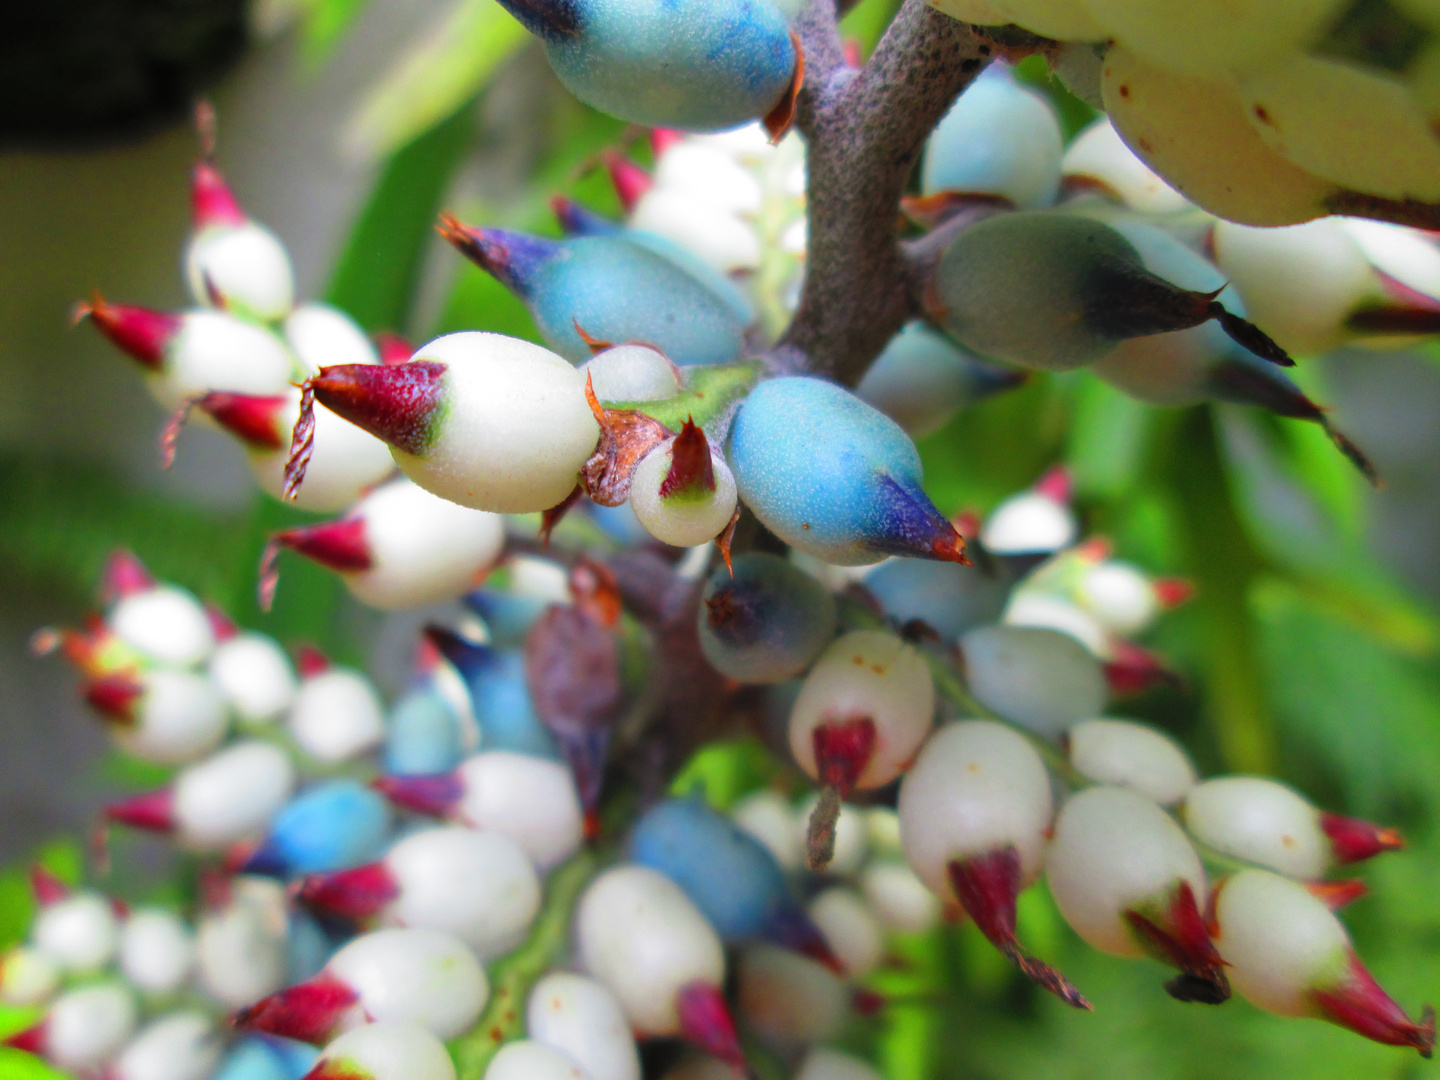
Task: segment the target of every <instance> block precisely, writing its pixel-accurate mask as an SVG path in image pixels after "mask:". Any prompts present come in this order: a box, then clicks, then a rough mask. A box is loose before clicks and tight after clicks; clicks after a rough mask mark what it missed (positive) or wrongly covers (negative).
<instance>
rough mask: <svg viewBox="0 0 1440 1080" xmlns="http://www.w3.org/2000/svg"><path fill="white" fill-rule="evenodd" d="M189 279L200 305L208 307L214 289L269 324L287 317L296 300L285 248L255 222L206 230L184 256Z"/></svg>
mask: <svg viewBox="0 0 1440 1080" xmlns="http://www.w3.org/2000/svg"><path fill="white" fill-rule="evenodd" d="M185 278H186V281H187V282H188V283H189V285H190V295H191V296H193V297H194V298H195V302H196V303H198V304H209V303H210V290H211V288H213V289H214V290H215V291H216V292H217V293H219V294H220V296H221V297H223V298H224V300H225V302H226V303H227V304H234V305H235V306H237V307H239V308H241V309H243V310H244V311H245V312H246V313H247V314H250V315H253V316H254V317H255V318H257V319H265V320H267V321H273V320H275V319H280V318H283V317H284V315H285V313H286V312H287V311H289V310H290V305H291V304H292V303H294V299H295V272H294V271H293V270H292V269H291V268H290V256H289V255H287V254H286V253H285V245H283V244H282V243H280V240H279V239H278V238H277V237H276V236H275V234H274V233H272V232H271V231H270V230H269V229H267V228H265V226H263V225H258V224H256V223H255V222H253V221H246V222H244V223H242V224H239V225H228V224H216V225H211V226H209V227H207V228H204V229H201V230H200V232H198V233H197V234H196V235H195V236H194V237H193V238H192V239H191V240H190V244H189V247H188V248H187V249H186V252H185ZM207 283H208V284H207Z"/></svg>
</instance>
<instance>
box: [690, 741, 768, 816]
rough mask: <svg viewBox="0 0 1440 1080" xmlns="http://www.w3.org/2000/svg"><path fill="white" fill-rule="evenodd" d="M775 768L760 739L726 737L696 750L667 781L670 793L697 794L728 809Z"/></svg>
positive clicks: (719, 807) (708, 801)
mask: <svg viewBox="0 0 1440 1080" xmlns="http://www.w3.org/2000/svg"><path fill="white" fill-rule="evenodd" d="M777 771H778V767H777V765H776V762H775V758H774V755H772V754H771V753H770V752H769V751H768V750H766V749H765V745H764V743H762V742H761V741H760V740H759V739H756V738H754V737H750V736H747V737H746V738H743V739H725V740H721V741H719V742H713V743H708V744H706V745H705V746H704V747H702V748H701V749H700V750H698V751H696V753H695V755H694V756H693V757H692V758H691V759H690V760H689V761H687V762H686V763H685V765H684V767H683V768H681V770H680V772H679V773H678V774H677V775H676V777H675V779H674V780H672V781H671V782H670V794H672V795H692V794H698V795H700V796H702V797H703V798H704V799H705V801H706V802H707V803H709V804H710V805H711V806H713V807H714V808H715V809H716V810H720V811H722V812H728V811H729V810H730V808H731V807H732V806H734V805H735V804H736V803H737V802H739V801H740V800H741V799H743V798H744V797H745V796H746V795H748V794H750V792H752V791H756V790H758V789H759V788H762V787H764V786H765V785H766V784H768V783H769V782H770V780H771V778H772V777H773V776H774V775H775V774H776V772H777Z"/></svg>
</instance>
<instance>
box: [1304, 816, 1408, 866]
mask: <svg viewBox="0 0 1440 1080" xmlns="http://www.w3.org/2000/svg"><path fill="white" fill-rule="evenodd" d="M1320 828H1321V829H1322V830H1324V833H1325V835H1326V836H1327V837H1328V838H1329V840H1330V850H1331V852H1333V853H1334V855H1335V861H1336V862H1339V863H1342V864H1343V863H1353V862H1362V861H1364V860H1365V859H1373V858H1374V857H1375V856H1376V855H1379V854H1380V853H1382V852H1385V851H1398V850H1399V849H1400V848H1403V847H1404V846H1405V840H1404V838H1403V837H1402V836H1401V835H1400V833H1399V831H1398V830H1396V829H1387V828H1383V827H1382V826H1379V825H1376V824H1374V823H1373V822H1369V821H1365V820H1363V819H1361V818H1353V817H1345V816H1344V815H1342V814H1330V813H1325V812H1323V811H1322V812H1321V814H1320Z"/></svg>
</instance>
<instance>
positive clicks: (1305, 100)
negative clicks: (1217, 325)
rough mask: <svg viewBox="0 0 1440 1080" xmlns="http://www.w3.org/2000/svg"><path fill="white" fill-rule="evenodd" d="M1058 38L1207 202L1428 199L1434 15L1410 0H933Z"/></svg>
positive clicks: (1258, 216)
mask: <svg viewBox="0 0 1440 1080" xmlns="http://www.w3.org/2000/svg"><path fill="white" fill-rule="evenodd" d="M934 6H935V7H937V8H939V9H940V10H941V11H944V12H946V13H947V14H949V15H953V16H954V17H955V18H957V19H961V20H963V21H965V22H969V23H979V24H982V25H986V26H992V25H1000V24H1007V23H1016V24H1019V25H1020V26H1022V27H1024V28H1025V29H1027V30H1030V31H1033V32H1034V33H1036V34H1040V35H1043V36H1045V37H1049V38H1055V39H1058V40H1059V41H1061V42H1063V43H1066V44H1065V45H1063V46H1062V48H1061V52H1062V54H1065V55H1064V59H1063V60H1062V62H1061V64H1060V67H1061V70H1062V72H1063V73H1064V74H1065V76H1066V78H1067V80H1068V81H1070V84H1071V86H1072V89H1074V90H1075V91H1076V92H1077V93H1079V94H1080V95H1081V96H1082V97H1086V98H1087V99H1088V100H1090V101H1092V102H1094V104H1095V105H1096V107H1097V108H1100V107H1103V108H1104V109H1105V111H1106V112H1108V113H1109V114H1110V117H1111V119H1112V120H1114V122H1115V126H1116V127H1117V129H1118V130H1119V132H1120V134H1121V136H1122V137H1123V138H1124V139H1125V142H1126V143H1127V144H1128V145H1129V146H1131V147H1132V148H1133V149H1134V150H1135V151H1136V152H1137V153H1138V154H1139V155H1140V156H1141V157H1142V158H1144V159H1145V161H1146V162H1147V163H1148V164H1149V165H1150V166H1151V167H1153V168H1154V169H1155V170H1156V171H1157V172H1158V173H1160V174H1161V175H1162V176H1164V177H1165V178H1166V179H1167V180H1169V181H1170V183H1172V184H1173V185H1174V186H1175V187H1177V188H1179V189H1180V190H1181V191H1183V192H1184V193H1185V194H1186V195H1187V196H1188V197H1189V198H1191V199H1193V200H1194V201H1195V202H1197V203H1199V204H1200V205H1201V206H1203V207H1205V208H1206V209H1207V210H1210V211H1211V212H1213V213H1216V214H1220V215H1221V216H1223V217H1225V218H1227V219H1229V220H1232V221H1238V222H1243V223H1245V224H1248V225H1290V224H1295V223H1297V222H1301V221H1309V220H1310V219H1312V218H1318V217H1322V216H1323V215H1325V214H1331V213H1345V212H1349V211H1354V210H1357V209H1359V208H1362V207H1365V206H1366V205H1367V204H1378V203H1381V202H1384V201H1387V200H1388V201H1391V202H1393V203H1397V204H1403V203H1405V202H1412V203H1417V204H1419V203H1426V204H1434V203H1436V202H1437V201H1440V181H1437V179H1436V176H1437V167H1440V137H1437V135H1436V131H1435V123H1436V120H1437V118H1440V96H1437V95H1440V82H1437V78H1440V13H1437V12H1436V10H1435V9H1434V7H1433V6H1432V5H1429V4H1425V3H1350V2H1348V0H1323V2H1318V3H1310V2H1300V0H1280V2H1274V3H1270V2H1265V0H1258V2H1254V3H1244V4H1236V5H1229V6H1225V7H1219V6H1215V5H1208V4H1199V5H1196V4H1181V3H1170V2H1164V3H1150V2H1147V0H1060V2H1056V0H937V2H936V3H935V5H934Z"/></svg>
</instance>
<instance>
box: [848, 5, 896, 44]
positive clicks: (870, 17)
mask: <svg viewBox="0 0 1440 1080" xmlns="http://www.w3.org/2000/svg"><path fill="white" fill-rule="evenodd" d="M899 10H900V3H899V0H860V3H858V4H856V5H855V6H854V7H853V8H851V9H850V10H849V11H848V12H846V13H845V18H843V19H841V20H840V37H841V39H842V40H844V41H853V42H855V44H856V45H858V46H859V47H860V55H861V56H862V57H868V56H869V55H870V54H871V53H872V52H874V51H875V45H876V43H877V42H879V40H880V38H881V37H882V36H883V35H884V33H885V28H886V27H887V26H889V25H890V20H891V19H893V18H895V13H896V12H897V11H899Z"/></svg>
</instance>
